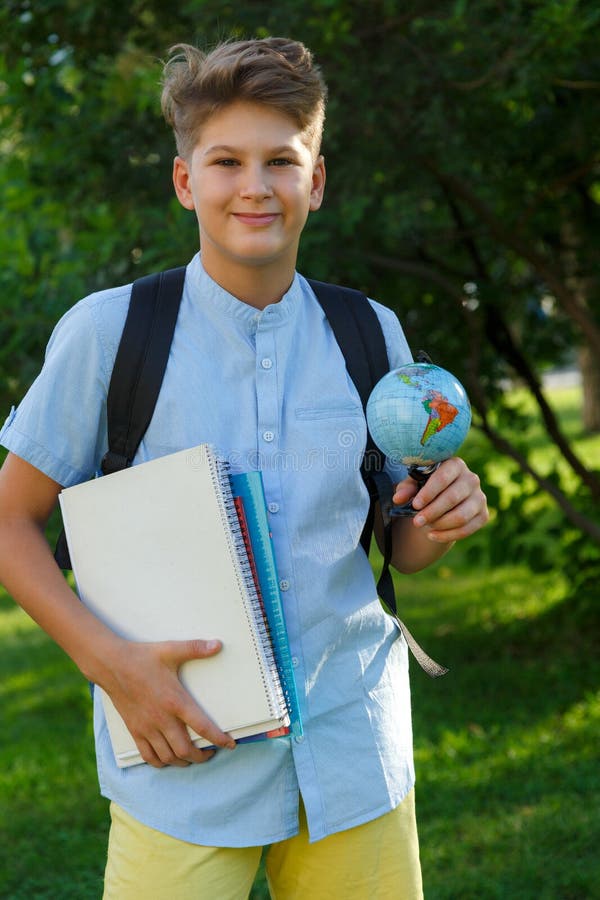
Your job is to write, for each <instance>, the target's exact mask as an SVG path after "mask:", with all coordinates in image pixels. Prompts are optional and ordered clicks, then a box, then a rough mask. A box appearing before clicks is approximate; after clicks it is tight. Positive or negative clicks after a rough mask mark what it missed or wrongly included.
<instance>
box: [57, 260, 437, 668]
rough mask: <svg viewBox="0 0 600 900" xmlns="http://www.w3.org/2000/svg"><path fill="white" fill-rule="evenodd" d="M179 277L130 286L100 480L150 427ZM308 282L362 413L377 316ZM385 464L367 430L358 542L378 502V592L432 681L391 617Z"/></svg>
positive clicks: (61, 543) (377, 370) (348, 293)
mask: <svg viewBox="0 0 600 900" xmlns="http://www.w3.org/2000/svg"><path fill="white" fill-rule="evenodd" d="M184 280H185V266H182V267H179V268H176V269H168V270H166V271H164V272H158V273H154V274H152V275H146V276H145V277H143V278H139V279H137V280H136V281H135V282H134V283H133V288H132V292H131V299H130V302H129V310H128V313H127V318H126V320H125V325H124V328H123V333H122V335H121V340H120V343H119V347H118V350H117V355H116V358H115V364H114V368H113V371H112V375H111V380H110V385H109V389H108V397H107V420H108V451H107V452H106V454H105V455H104V457H103V459H102V463H101V469H102V474H103V475H110V474H111V473H113V472H118V471H120V470H121V469H125V468H128V467H129V466H130V465H131V463H132V460H133V458H134V456H135V453H136V451H137V448H138V446H139V444H140V442H141V440H142V438H143V436H144V434H145V432H146V429H147V428H148V426H149V424H150V420H151V419H152V415H153V413H154V407H155V405H156V401H157V399H158V394H159V391H160V387H161V384H162V380H163V375H164V372H165V369H166V366H167V360H168V357H169V350H170V346H171V340H172V338H173V332H174V330H175V324H176V321H177V315H178V312H179V306H180V303H181V296H182V293H183V285H184ZM308 281H309V284H310V286H311V288H312V289H313V291H314V293H315V295H316V297H317V300H318V301H319V303H320V304H321V306H322V308H323V311H324V312H325V315H326V317H327V320H328V322H329V325H330V326H331V329H332V331H333V333H334V336H335V338H336V340H337V342H338V344H339V346H340V349H341V351H342V354H343V356H344V360H345V363H346V368H347V370H348V374H349V375H350V377H351V379H352V381H353V382H354V385H355V386H356V389H357V391H358V394H359V396H360V399H361V403H362V406H363V409H366V405H367V400H368V399H369V395H370V393H371V391H372V389H373V388H374V386H375V384H376V383H377V382H378V381H379V380H380V378H382V377H383V376H384V375H385V374H386V373H387V372H388V371H389V368H390V366H389V361H388V356H387V350H386V346H385V338H384V336H383V331H382V329H381V325H380V323H379V319H378V318H377V313H376V312H375V310H374V309H373V307H372V306H371V304H370V303H369V301H368V298H367V297H366V296H365V294H362V293H361V292H360V291H355V290H352V289H350V288H343V287H339V286H337V285H333V284H326V283H324V282H320V281H313V280H311V279H309V280H308ZM384 463H385V457H384V455H383V454H382V453H381V451H380V450H379V449H378V448H377V446H376V445H375V443H374V441H373V439H372V437H371V435H370V434H369V433H368V431H367V445H366V450H365V454H364V457H363V462H362V465H361V475H362V477H363V480H364V482H365V485H366V486H367V489H368V491H369V498H370V504H369V512H368V514H367V519H366V522H365V525H364V528H363V532H362V535H361V545H362V547H363V549H364V550H365V553H367V555H368V553H369V547H370V544H371V537H372V533H373V522H374V518H375V507H376V504H377V503H378V502H379V503H380V504H381V510H382V514H383V519H384V535H385V538H384V541H385V547H384V554H383V556H384V561H383V568H382V573H381V576H380V578H379V581H378V583H377V592H378V594H379V596H380V597H381V599H382V600H383V602H384V604H385V606H386V607H387V610H388V612H389V613H390V615H392V617H393V618H394V619H395V621H396V622H397V624H398V626H399V628H400V630H401V631H402V634H403V635H404V638H405V640H406V642H407V644H408V646H409V647H410V649H411V651H412V653H413V655H414V656H415V658H416V660H417V662H418V663H419V665H420V666H421V667H422V668H423V669H424V670H425V671H426V672H427V673H428V674H429V675H431V676H432V677H437V676H438V675H443V674H445V673H446V672H447V671H448V670H447V669H445V668H444V667H443V666H440V665H439V664H438V663H436V662H434V660H432V659H431V658H430V657H429V656H427V654H426V653H425V652H424V651H423V650H422V648H421V647H420V646H419V644H418V643H417V642H416V641H415V639H414V638H413V637H412V635H411V634H410V632H409V631H408V629H407V628H406V626H405V625H404V623H403V622H402V621H401V620H400V619H399V617H398V614H397V609H396V598H395V591H394V583H393V580H392V576H391V572H390V570H389V565H390V559H391V552H392V538H391V520H390V517H389V510H390V508H391V504H392V501H391V498H392V493H393V485H392V483H391V480H390V478H389V476H388V475H387V474H386V473H385V472H384ZM54 555H55V559H56V562H57V563H58V565H59V566H60V568H62V569H70V568H71V562H70V558H69V550H68V546H67V542H66V536H65V533H64V530H63V531H62V533H61V534H60V536H59V539H58V542H57V545H56V551H55V554H54Z"/></svg>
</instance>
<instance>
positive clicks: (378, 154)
mask: <svg viewBox="0 0 600 900" xmlns="http://www.w3.org/2000/svg"><path fill="white" fill-rule="evenodd" d="M599 18H600V11H599V8H598V4H597V3H596V2H593V0H568V2H561V3H558V2H556V0H543V2H537V3H531V2H523V0H506V2H503V3H502V4H499V3H498V2H497V0H481V2H478V3H476V4H475V3H465V2H459V0H457V2H453V3H451V4H448V3H441V2H433V3H427V4H425V3H423V2H422V0H421V2H419V0H411V2H402V3H400V2H397V0H374V2H373V0H369V2H367V0H307V2H305V3H303V4H298V3H294V2H292V0H282V2H280V3H278V4H272V3H267V2H264V0H257V2H253V3H251V4H223V2H222V0H184V2H182V3H180V4H178V6H177V9H176V10H171V9H168V8H167V7H166V6H165V5H164V4H163V3H160V2H158V0H148V2H146V0H144V2H142V0H136V2H133V3H129V4H124V3H117V2H116V0H103V2H102V3H99V2H97V0H94V2H88V3H85V4H82V3H77V2H75V0H42V2H36V3H32V2H31V0H8V2H6V3H5V4H4V6H3V7H2V9H1V10H0V98H1V102H2V106H1V107H0V126H1V127H2V138H1V140H0V253H1V255H2V258H3V260H6V261H7V263H5V265H3V266H2V270H1V271H0V309H1V311H2V316H1V317H0V399H1V402H2V405H3V406H4V407H5V408H6V407H7V406H8V405H9V404H10V403H14V402H17V401H18V400H19V398H20V397H21V396H22V394H23V392H24V390H25V388H26V387H27V385H28V384H29V383H30V382H31V380H32V379H33V377H34V375H35V373H36V371H37V370H38V368H39V365H40V363H41V360H42V354H43V347H44V344H45V342H46V340H47V337H48V335H49V332H50V330H51V327H52V325H53V323H54V322H55V320H56V319H57V318H58V316H59V315H60V314H61V313H62V312H64V311H65V310H66V309H67V308H68V307H69V306H71V305H72V303H73V302H75V301H76V300H77V299H78V298H79V297H80V296H82V295H84V294H86V293H89V292H90V291H93V290H98V289H101V288H104V287H107V286H110V285H113V284H118V283H124V282H127V281H130V280H132V279H133V278H134V277H136V276H137V275H138V274H143V273H145V272H149V271H153V270H157V269H159V268H162V267H167V266H170V265H175V264H180V263H181V262H182V261H184V260H186V259H188V258H189V257H190V256H191V255H192V253H193V252H195V249H196V246H197V229H196V224H195V220H194V216H193V215H192V214H191V213H187V212H185V211H183V210H182V209H181V208H180V207H179V206H178V204H177V202H176V200H175V199H174V198H173V196H172V189H171V185H170V167H171V157H172V156H173V152H174V147H173V140H172V136H171V135H170V134H169V132H168V129H167V128H166V126H165V124H164V123H163V121H162V119H161V116H160V109H159V103H158V92H159V80H160V70H161V66H160V59H161V58H164V56H165V55H166V51H167V48H168V47H169V46H170V45H172V44H174V43H176V42H178V41H192V42H196V43H198V44H200V45H201V46H205V47H208V46H211V45H212V44H214V43H215V42H216V41H217V40H219V39H223V38H228V37H249V36H252V35H257V36H264V35H267V34H282V33H283V34H291V35H292V36H294V37H297V38H299V39H301V40H304V41H305V42H306V43H307V44H308V45H309V46H310V47H311V48H312V49H313V50H314V52H315V54H316V57H317V59H318V61H319V63H320V64H321V66H322V68H323V70H324V73H325V76H326V79H327V81H328V83H329V87H330V98H331V99H330V104H329V109H328V119H327V128H326V137H325V143H324V152H325V155H326V159H327V165H328V187H327V196H326V202H325V206H324V208H323V209H322V210H321V211H320V212H319V213H318V215H316V216H313V217H311V220H310V221H309V225H308V228H307V230H306V233H305V236H304V241H303V245H302V251H301V258H300V268H301V269H303V270H305V271H307V272H309V273H310V274H311V275H313V276H314V277H321V278H324V279H329V280H332V281H339V282H341V283H347V284H353V285H355V286H357V287H360V288H363V289H364V290H366V291H367V292H368V293H369V294H371V295H372V296H375V297H377V298H378V299H381V300H382V301H384V302H386V303H387V304H388V305H390V306H392V307H393V308H395V309H396V310H397V311H398V313H399V315H400V318H401V320H402V322H403V325H404V327H405V331H406V333H407V336H408V339H409V343H410V344H411V346H412V347H413V348H414V349H418V348H421V347H423V348H425V349H427V350H428V352H429V353H430V354H431V356H432V358H433V359H434V361H436V362H438V363H439V364H441V365H443V366H446V367H448V368H450V369H452V370H453V371H455V372H456V374H457V375H458V376H459V378H460V379H461V381H463V383H464V384H465V385H466V387H467V390H468V392H469V394H470V396H471V400H472V403H473V405H474V407H475V410H476V413H477V415H476V421H478V422H479V423H480V424H481V422H482V421H483V420H484V419H485V420H486V421H488V420H489V421H491V422H492V423H494V425H495V427H496V429H497V431H498V433H499V434H500V435H502V436H510V439H511V441H513V444H512V448H513V449H514V450H516V451H518V452H520V453H521V456H522V457H523V459H524V460H525V461H526V462H527V463H528V464H531V462H532V453H533V449H534V448H532V446H531V445H529V444H528V442H527V440H526V435H528V429H527V428H526V427H525V423H524V421H522V422H520V423H519V427H517V423H518V422H519V416H520V413H519V412H518V411H517V410H515V409H514V408H511V407H510V405H507V403H506V398H505V392H504V391H503V385H504V384H505V381H506V379H507V378H510V379H511V380H512V381H513V382H514V381H515V380H517V381H518V382H519V383H526V384H529V386H530V387H531V386H534V383H535V381H536V380H538V381H539V379H540V378H541V375H542V373H543V372H544V371H545V369H546V368H548V367H549V366H553V365H556V364H558V363H562V362H563V361H565V360H566V361H570V360H572V358H573V355H574V347H575V345H576V344H578V343H581V342H584V341H586V340H589V341H590V342H591V341H592V338H593V337H594V334H596V335H597V336H598V328H600V301H599V297H600V289H599V284H600V280H599V267H600V262H599V258H598V254H597V251H596V248H597V245H598V241H599V239H600V233H599V231H600V176H599V171H600V170H599V168H598V165H599V162H598V128H599V124H598V122H599V119H598V116H597V111H596V106H597V103H596V102H595V101H596V99H597V95H598V89H599V85H600V72H599V69H600V62H599V60H600V57H599V56H598V53H597V33H598V22H599ZM599 340H600V338H599ZM595 358H596V359H600V353H596V354H595ZM527 415H531V414H530V413H528V414H527ZM0 418H1V417H0ZM520 425H523V426H524V427H523V428H521V427H520ZM568 443H569V441H568V440H567V444H568ZM489 456H490V447H489V444H487V443H486V444H485V446H484V447H483V449H482V451H481V454H480V457H481V460H482V462H483V464H484V469H485V463H486V460H487V459H488V458H489ZM590 459H591V458H590V457H587V458H584V463H585V464H587V466H588V468H592V467H593V466H590ZM484 469H482V470H481V471H482V472H483V471H484ZM484 480H485V479H484ZM510 481H511V484H512V485H513V487H514V488H515V490H514V492H511V493H510V496H508V495H506V496H503V498H502V501H501V502H502V509H501V516H498V520H499V526H498V527H499V528H500V526H501V525H503V524H504V523H506V533H502V532H501V531H498V537H499V538H501V542H499V544H498V546H501V547H503V548H504V549H505V550H507V548H508V547H509V546H514V544H515V542H516V540H517V538H518V540H519V541H520V547H521V548H522V552H523V553H527V554H528V558H529V560H530V562H532V564H536V565H538V564H539V565H542V564H545V563H546V561H547V560H549V559H551V558H552V553H551V552H550V551H549V549H548V548H550V547H551V546H553V545H554V543H555V541H556V542H559V543H561V544H564V545H565V548H566V547H568V552H566V551H565V552H566V556H567V561H568V564H571V565H572V567H573V571H575V570H577V571H579V572H583V571H584V570H585V565H584V560H585V559H586V558H587V556H588V555H589V553H590V551H589V541H590V537H589V534H588V537H582V534H583V532H582V530H581V528H580V527H579V526H575V525H574V522H573V519H572V518H571V519H570V520H569V526H568V527H569V531H568V532H566V531H565V529H564V528H563V527H562V526H563V524H564V523H562V521H561V519H560V515H562V514H559V513H557V512H554V513H552V512H550V511H546V512H544V513H543V518H544V519H545V520H546V521H547V526H548V531H547V534H546V536H545V537H544V540H543V546H540V543H539V539H538V538H537V537H535V536H532V535H538V534H539V533H540V531H539V529H537V528H536V529H532V528H531V527H530V521H531V519H532V518H535V517H536V516H538V512H537V510H536V505H540V504H541V505H542V506H543V505H544V501H543V498H542V497H541V495H540V492H539V488H534V487H533V483H532V482H530V478H529V476H527V475H525V474H520V473H519V472H518V470H517V466H516V464H515V465H514V466H513V468H512V470H511V475H510ZM555 483H556V484H557V485H558V487H559V492H560V497H561V498H567V499H568V500H569V502H570V503H571V505H572V507H573V508H574V509H575V511H576V512H577V511H578V512H579V514H581V515H582V516H583V517H584V518H586V519H590V518H591V516H592V515H593V503H594V502H595V503H597V502H598V497H597V496H596V497H595V499H594V501H593V502H592V500H591V498H590V495H589V492H587V489H584V488H582V487H581V485H580V483H579V482H578V481H577V479H575V480H573V478H571V477H570V476H568V475H565V474H564V472H563V471H561V474H560V475H559V476H557V480H556V482H555ZM495 490H496V488H495V486H494V484H493V482H492V483H491V485H490V492H491V496H492V499H493V500H494V501H495V502H496V499H497V498H495V497H494V491H495ZM521 490H522V491H523V492H524V493H523V495H522V496H520V491H521ZM498 502H500V501H498ZM573 527H576V528H577V535H576V534H574V532H573V531H572V529H573ZM509 539H510V541H512V545H511V544H507V542H506V541H507V540H509ZM569 561H570V563H569Z"/></svg>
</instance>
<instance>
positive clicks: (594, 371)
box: [579, 345, 600, 434]
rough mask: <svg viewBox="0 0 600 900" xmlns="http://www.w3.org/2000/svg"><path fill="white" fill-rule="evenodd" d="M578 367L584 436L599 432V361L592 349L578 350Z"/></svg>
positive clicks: (586, 346)
mask: <svg viewBox="0 0 600 900" xmlns="http://www.w3.org/2000/svg"><path fill="white" fill-rule="evenodd" d="M579 367H580V369H581V378H582V383H583V429H584V431H585V432H586V434H597V433H598V432H600V360H599V359H598V357H597V356H595V355H594V353H593V352H592V348H591V347H590V346H588V345H583V346H582V347H581V348H580V350H579Z"/></svg>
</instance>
